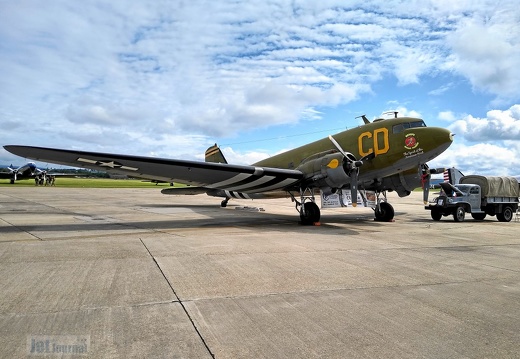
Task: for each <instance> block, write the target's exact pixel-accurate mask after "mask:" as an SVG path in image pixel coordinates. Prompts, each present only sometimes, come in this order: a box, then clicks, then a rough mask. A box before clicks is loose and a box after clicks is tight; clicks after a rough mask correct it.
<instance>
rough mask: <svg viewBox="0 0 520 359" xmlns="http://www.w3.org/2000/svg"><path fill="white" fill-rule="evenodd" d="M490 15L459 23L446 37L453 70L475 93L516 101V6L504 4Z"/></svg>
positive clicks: (519, 29)
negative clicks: (476, 91) (478, 91)
mask: <svg viewBox="0 0 520 359" xmlns="http://www.w3.org/2000/svg"><path fill="white" fill-rule="evenodd" d="M497 6H498V7H499V9H498V10H497V11H496V12H492V13H491V14H485V16H484V14H482V16H477V17H471V18H468V19H466V20H465V21H463V22H461V23H460V24H459V25H458V28H457V30H456V31H454V32H452V33H450V34H449V35H448V36H447V40H448V43H449V44H450V46H451V49H452V51H453V55H452V58H453V68H454V69H456V70H457V71H458V72H460V73H461V74H463V75H464V76H465V77H467V78H468V79H469V81H470V82H471V84H472V85H473V87H474V88H475V89H476V90H481V91H487V92H490V93H492V94H496V95H497V96H498V97H499V98H506V99H516V100H517V99H518V98H519V94H518V83H519V82H520V16H519V12H518V4H515V3H512V2H505V3H503V4H500V5H497Z"/></svg>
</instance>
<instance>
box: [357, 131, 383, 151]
mask: <svg viewBox="0 0 520 359" xmlns="http://www.w3.org/2000/svg"><path fill="white" fill-rule="evenodd" d="M358 148H359V155H360V156H362V157H364V156H368V155H369V154H371V153H372V152H374V153H375V155H376V156H377V155H382V154H383V153H387V152H388V150H389V149H390V145H389V144H388V128H385V127H381V128H377V129H375V130H374V132H373V133H372V132H363V133H362V134H361V135H359V137H358Z"/></svg>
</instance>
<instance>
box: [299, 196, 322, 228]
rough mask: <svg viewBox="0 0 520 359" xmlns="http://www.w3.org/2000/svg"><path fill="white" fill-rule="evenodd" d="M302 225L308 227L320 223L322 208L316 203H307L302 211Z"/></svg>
mask: <svg viewBox="0 0 520 359" xmlns="http://www.w3.org/2000/svg"><path fill="white" fill-rule="evenodd" d="M300 219H301V223H302V224H305V225H308V224H314V223H316V222H319V221H320V207H318V205H317V204H316V203H314V202H305V203H304V204H303V205H302V208H301V211H300Z"/></svg>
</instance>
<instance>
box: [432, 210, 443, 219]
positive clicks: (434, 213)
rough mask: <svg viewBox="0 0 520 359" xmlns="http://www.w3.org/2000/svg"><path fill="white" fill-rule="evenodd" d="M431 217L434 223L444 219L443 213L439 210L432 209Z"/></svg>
mask: <svg viewBox="0 0 520 359" xmlns="http://www.w3.org/2000/svg"><path fill="white" fill-rule="evenodd" d="M431 216H432V219H433V220H434V221H440V220H441V218H442V212H441V211H439V210H438V209H432V210H431Z"/></svg>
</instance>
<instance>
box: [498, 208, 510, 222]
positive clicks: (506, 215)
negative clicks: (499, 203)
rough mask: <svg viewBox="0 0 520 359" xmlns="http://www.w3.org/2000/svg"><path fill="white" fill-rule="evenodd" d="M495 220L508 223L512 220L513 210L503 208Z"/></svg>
mask: <svg viewBox="0 0 520 359" xmlns="http://www.w3.org/2000/svg"><path fill="white" fill-rule="evenodd" d="M497 219H498V220H499V221H500V222H510V221H511V219H513V208H511V206H505V207H504V210H503V211H502V213H497Z"/></svg>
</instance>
